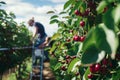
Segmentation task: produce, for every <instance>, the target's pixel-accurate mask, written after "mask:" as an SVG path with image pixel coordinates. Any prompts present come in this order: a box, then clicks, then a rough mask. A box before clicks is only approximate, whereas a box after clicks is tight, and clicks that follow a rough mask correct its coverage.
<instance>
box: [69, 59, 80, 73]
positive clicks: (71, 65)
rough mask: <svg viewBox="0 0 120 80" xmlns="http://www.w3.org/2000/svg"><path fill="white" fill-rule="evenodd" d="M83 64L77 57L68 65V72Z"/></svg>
mask: <svg viewBox="0 0 120 80" xmlns="http://www.w3.org/2000/svg"><path fill="white" fill-rule="evenodd" d="M78 65H81V62H80V59H78V58H75V59H74V60H72V61H71V63H70V65H69V66H68V69H67V72H68V73H70V72H73V71H74V70H75V68H76V66H78Z"/></svg>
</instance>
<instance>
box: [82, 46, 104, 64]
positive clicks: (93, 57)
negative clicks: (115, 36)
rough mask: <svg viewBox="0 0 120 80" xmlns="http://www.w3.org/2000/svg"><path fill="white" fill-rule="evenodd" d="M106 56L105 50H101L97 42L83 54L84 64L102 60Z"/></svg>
mask: <svg viewBox="0 0 120 80" xmlns="http://www.w3.org/2000/svg"><path fill="white" fill-rule="evenodd" d="M104 56H105V51H101V50H99V49H98V48H97V47H96V46H95V44H91V46H89V47H88V48H87V49H86V51H85V52H84V53H83V54H82V58H81V62H82V64H91V63H97V62H100V61H101V60H102V59H103V58H104Z"/></svg>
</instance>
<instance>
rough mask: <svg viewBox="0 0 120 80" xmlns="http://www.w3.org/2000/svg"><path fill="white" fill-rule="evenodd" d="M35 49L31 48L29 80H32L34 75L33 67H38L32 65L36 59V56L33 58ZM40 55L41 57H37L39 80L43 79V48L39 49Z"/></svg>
mask: <svg viewBox="0 0 120 80" xmlns="http://www.w3.org/2000/svg"><path fill="white" fill-rule="evenodd" d="M35 50H36V49H35V47H34V46H33V47H32V71H31V73H30V80H32V78H33V76H34V75H35V74H34V73H33V68H34V67H38V65H34V63H35V60H36V59H37V58H36V56H35ZM40 54H41V56H39V63H40V64H39V66H40V68H39V69H40V74H39V76H40V80H42V79H43V62H44V48H41V49H40Z"/></svg>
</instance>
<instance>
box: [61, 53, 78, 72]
mask: <svg viewBox="0 0 120 80" xmlns="http://www.w3.org/2000/svg"><path fill="white" fill-rule="evenodd" d="M75 58H76V56H70V55H66V56H65V61H64V62H62V63H63V64H69V63H70V62H71V60H73V59H75ZM61 70H63V71H66V70H67V67H66V66H61Z"/></svg>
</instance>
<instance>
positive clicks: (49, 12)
mask: <svg viewBox="0 0 120 80" xmlns="http://www.w3.org/2000/svg"><path fill="white" fill-rule="evenodd" d="M51 13H55V12H54V11H48V12H47V14H51Z"/></svg>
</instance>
